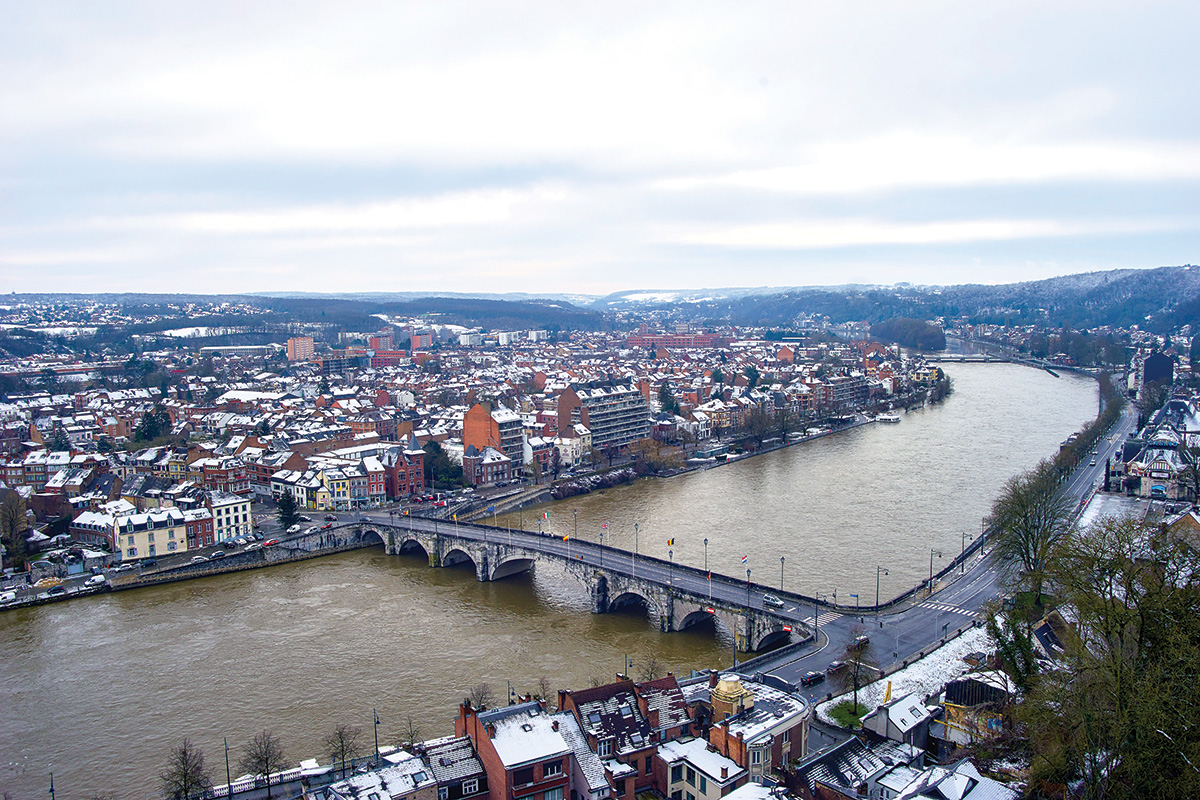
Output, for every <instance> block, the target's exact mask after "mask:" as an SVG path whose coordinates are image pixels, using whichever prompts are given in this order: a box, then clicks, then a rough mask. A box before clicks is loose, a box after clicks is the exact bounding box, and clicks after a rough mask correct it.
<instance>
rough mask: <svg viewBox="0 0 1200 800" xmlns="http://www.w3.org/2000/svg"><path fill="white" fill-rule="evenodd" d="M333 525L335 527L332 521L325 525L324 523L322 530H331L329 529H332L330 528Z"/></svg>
mask: <svg viewBox="0 0 1200 800" xmlns="http://www.w3.org/2000/svg"><path fill="white" fill-rule="evenodd" d="M332 527H333V523H332V522H326V523H325V524H324V525H322V526H321V530H323V531H327V530H329V529H330V528H332Z"/></svg>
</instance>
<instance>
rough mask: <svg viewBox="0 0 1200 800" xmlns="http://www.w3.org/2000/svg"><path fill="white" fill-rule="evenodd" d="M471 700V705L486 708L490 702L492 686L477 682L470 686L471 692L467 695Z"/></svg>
mask: <svg viewBox="0 0 1200 800" xmlns="http://www.w3.org/2000/svg"><path fill="white" fill-rule="evenodd" d="M468 698H469V699H470V700H471V705H473V706H475V707H476V708H487V707H488V706H489V705H491V704H492V686H491V684H488V683H479V684H476V685H475V686H472V687H471V693H470V694H469V695H468Z"/></svg>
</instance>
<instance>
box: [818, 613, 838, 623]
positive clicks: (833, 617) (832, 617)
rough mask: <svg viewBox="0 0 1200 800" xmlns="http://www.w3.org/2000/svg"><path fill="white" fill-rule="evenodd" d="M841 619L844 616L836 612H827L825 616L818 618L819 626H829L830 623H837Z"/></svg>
mask: <svg viewBox="0 0 1200 800" xmlns="http://www.w3.org/2000/svg"><path fill="white" fill-rule="evenodd" d="M841 618H842V615H841V614H839V613H838V612H836V611H826V612H825V613H824V614H822V615H821V616H819V617H817V624H818V625H828V624H829V623H831V622H836V621H837V620H839V619H841Z"/></svg>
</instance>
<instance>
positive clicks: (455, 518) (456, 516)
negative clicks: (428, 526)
mask: <svg viewBox="0 0 1200 800" xmlns="http://www.w3.org/2000/svg"><path fill="white" fill-rule="evenodd" d="M450 516H451V517H453V518H454V521H455V522H458V514H451V515H450Z"/></svg>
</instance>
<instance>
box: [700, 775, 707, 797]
mask: <svg viewBox="0 0 1200 800" xmlns="http://www.w3.org/2000/svg"><path fill="white" fill-rule="evenodd" d="M707 791H708V778H706V777H704V776H703V775H701V776H700V794H704V793H705V792H707Z"/></svg>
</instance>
